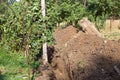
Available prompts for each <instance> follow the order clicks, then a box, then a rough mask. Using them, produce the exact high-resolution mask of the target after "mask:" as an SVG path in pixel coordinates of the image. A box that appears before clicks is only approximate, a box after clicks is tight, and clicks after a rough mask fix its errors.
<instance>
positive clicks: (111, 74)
mask: <svg viewBox="0 0 120 80" xmlns="http://www.w3.org/2000/svg"><path fill="white" fill-rule="evenodd" d="M53 35H54V37H55V40H56V45H54V50H53V48H52V55H51V56H50V57H49V60H50V67H49V68H47V69H44V70H43V71H42V72H41V73H42V74H41V76H39V77H37V78H36V80H41V79H42V80H120V75H119V72H117V71H119V69H120V41H112V40H107V39H103V38H100V37H97V36H94V35H90V34H86V33H84V32H82V31H78V30H77V29H76V28H74V27H73V26H69V27H67V28H65V29H57V30H56V31H55V32H54V34H53ZM49 52H51V49H50V50H49ZM53 53H54V54H53ZM49 54H50V53H49ZM115 67H117V69H118V70H117V71H116V69H115ZM38 70H41V68H39V69H38ZM46 75H47V76H46ZM43 76H44V77H43Z"/></svg>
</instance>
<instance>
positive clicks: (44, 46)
mask: <svg viewBox="0 0 120 80" xmlns="http://www.w3.org/2000/svg"><path fill="white" fill-rule="evenodd" d="M41 11H42V15H43V17H45V0H41ZM42 50H43V55H42V59H43V64H44V65H45V64H47V63H48V55H47V42H45V43H43V46H42Z"/></svg>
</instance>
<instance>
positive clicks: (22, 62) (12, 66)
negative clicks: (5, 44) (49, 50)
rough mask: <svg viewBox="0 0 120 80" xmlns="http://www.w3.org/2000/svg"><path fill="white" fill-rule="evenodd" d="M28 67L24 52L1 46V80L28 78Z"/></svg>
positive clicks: (24, 79) (22, 79)
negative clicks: (8, 49) (9, 49)
mask: <svg viewBox="0 0 120 80" xmlns="http://www.w3.org/2000/svg"><path fill="white" fill-rule="evenodd" d="M27 69H28V68H27V64H26V59H25V57H24V55H23V54H22V53H18V52H13V53H12V52H9V51H7V50H6V49H4V48H0V80H27Z"/></svg>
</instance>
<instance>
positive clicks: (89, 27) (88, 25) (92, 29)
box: [79, 18, 103, 37]
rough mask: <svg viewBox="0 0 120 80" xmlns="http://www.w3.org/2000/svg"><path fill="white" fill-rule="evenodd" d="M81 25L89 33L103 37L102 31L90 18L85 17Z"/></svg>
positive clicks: (80, 22)
mask: <svg viewBox="0 0 120 80" xmlns="http://www.w3.org/2000/svg"><path fill="white" fill-rule="evenodd" d="M79 25H80V26H81V27H82V30H83V31H84V32H86V33H88V34H93V35H96V36H98V37H103V36H102V35H101V33H100V32H99V31H98V30H97V28H96V27H95V24H94V23H92V22H90V21H89V20H88V18H83V19H82V20H80V21H79Z"/></svg>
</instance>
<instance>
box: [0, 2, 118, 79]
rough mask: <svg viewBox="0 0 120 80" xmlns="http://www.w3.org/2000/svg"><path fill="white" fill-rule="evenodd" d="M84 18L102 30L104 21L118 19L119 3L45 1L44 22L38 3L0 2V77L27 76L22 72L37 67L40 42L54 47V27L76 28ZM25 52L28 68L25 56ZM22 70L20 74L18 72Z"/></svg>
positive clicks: (14, 77)
mask: <svg viewBox="0 0 120 80" xmlns="http://www.w3.org/2000/svg"><path fill="white" fill-rule="evenodd" d="M83 17H88V18H89V19H90V20H91V21H92V22H95V24H96V27H97V28H98V29H101V28H103V23H104V20H106V19H107V18H110V17H112V18H116V19H119V18H120V0H47V1H46V17H45V18H43V17H42V14H41V5H40V0H22V1H20V2H16V1H15V0H10V1H9V2H8V1H7V0H4V1H3V0H0V47H1V48H0V74H1V76H2V75H3V76H6V77H7V78H8V77H9V80H10V77H11V78H12V79H11V80H19V79H18V78H16V76H17V75H20V74H21V73H22V74H27V73H26V72H24V71H26V69H27V68H30V69H34V68H36V67H38V66H39V64H40V63H39V62H37V61H36V59H37V56H36V55H38V54H41V51H40V49H41V45H42V43H43V42H48V43H49V44H53V43H54V39H53V37H52V32H53V31H54V29H55V27H56V26H57V24H60V23H62V22H66V24H67V25H74V26H76V27H77V28H79V27H80V26H78V21H79V20H80V19H82V18H83ZM28 47H29V48H28ZM26 50H28V51H29V57H28V59H29V61H28V62H29V64H28V63H27V62H26V58H25V56H24V55H25V54H24V51H26ZM9 66H11V68H10V67H9ZM23 66H24V67H23ZM21 68H22V70H23V71H19V69H21ZM9 69H10V70H9ZM13 69H14V70H13ZM14 71H15V72H14ZM15 73H17V75H15ZM23 78H24V77H23V76H22V78H21V79H20V80H23ZM1 79H2V78H1ZM3 80H7V79H6V78H4V79H3Z"/></svg>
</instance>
